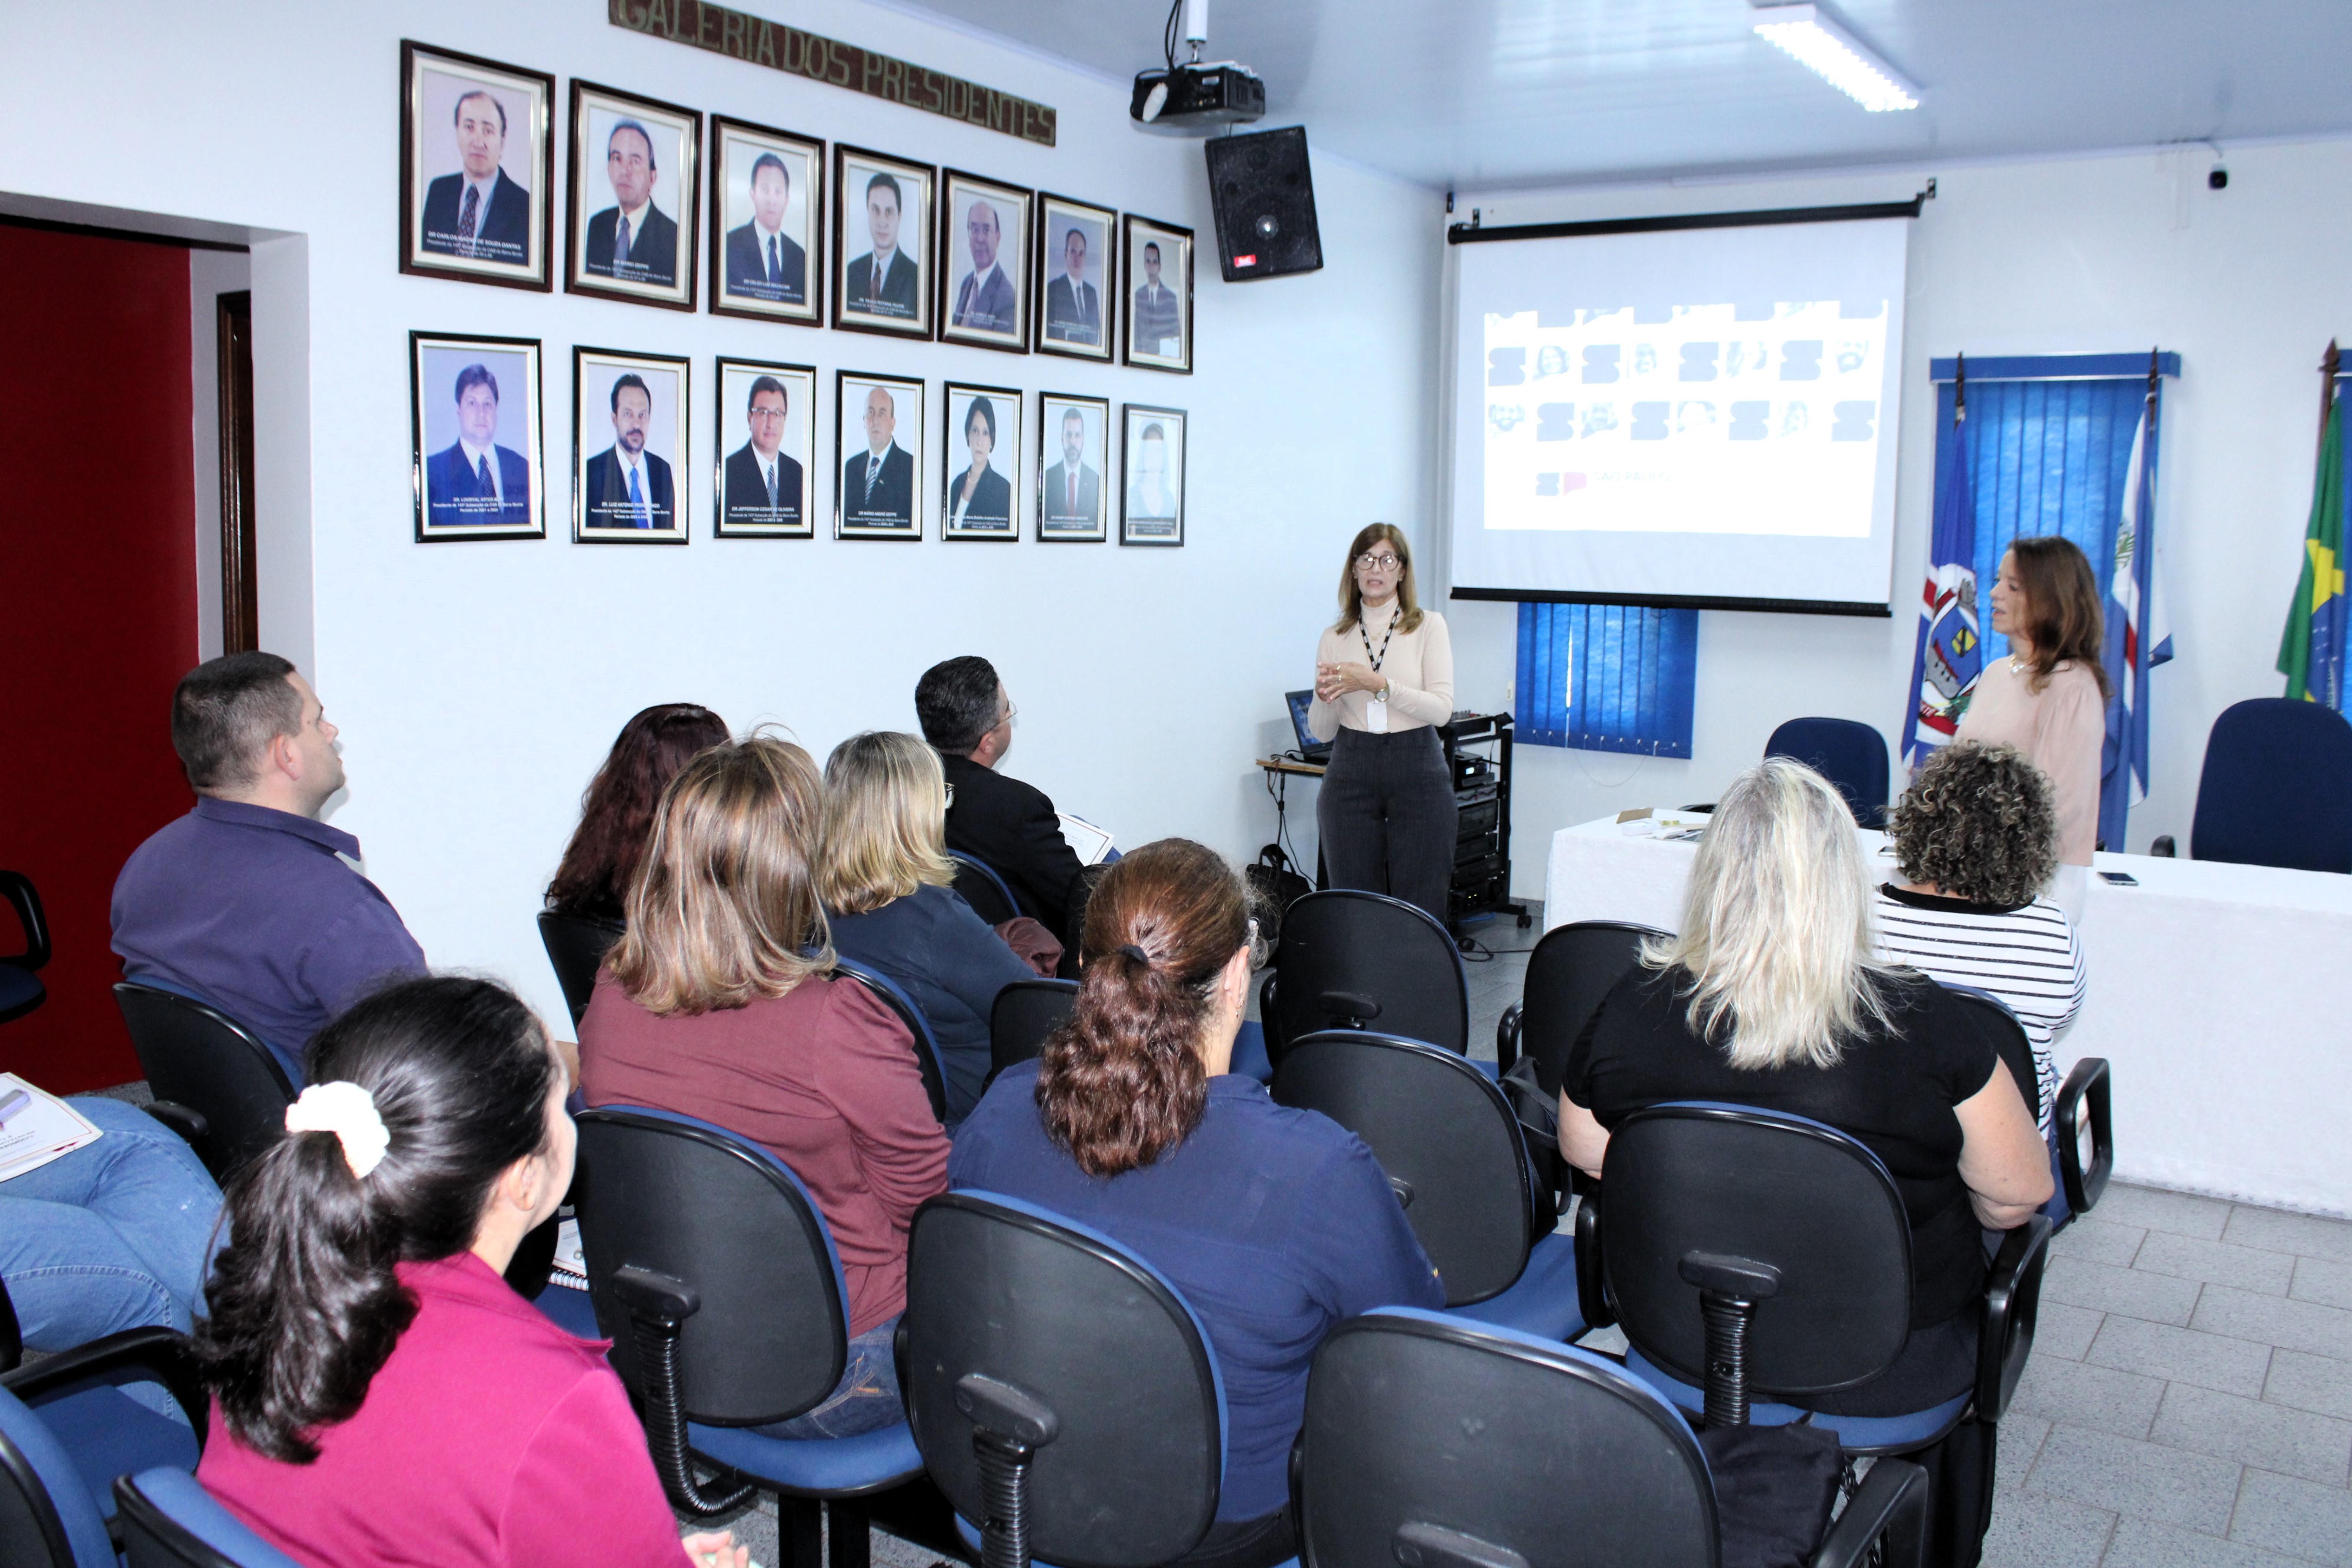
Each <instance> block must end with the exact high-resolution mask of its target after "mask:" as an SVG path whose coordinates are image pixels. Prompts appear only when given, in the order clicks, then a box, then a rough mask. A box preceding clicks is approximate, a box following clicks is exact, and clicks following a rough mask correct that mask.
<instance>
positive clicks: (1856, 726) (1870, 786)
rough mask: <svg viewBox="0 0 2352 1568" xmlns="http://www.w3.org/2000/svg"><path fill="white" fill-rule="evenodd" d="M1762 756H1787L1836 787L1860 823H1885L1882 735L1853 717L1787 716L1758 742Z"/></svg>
mask: <svg viewBox="0 0 2352 1568" xmlns="http://www.w3.org/2000/svg"><path fill="white" fill-rule="evenodd" d="M1764 754H1765V755H1766V756H1767V757H1791V758H1794V759H1795V760H1796V761H1798V762H1801V763H1804V764H1805V766H1807V767H1809V768H1811V769H1812V770H1813V771H1814V772H1815V773H1819V774H1821V775H1822V777H1823V778H1825V779H1827V780H1829V781H1830V783H1832V784H1835V785H1837V792H1838V794H1840V795H1843V796H1845V803H1846V805H1849V806H1851V807H1853V816H1854V820H1855V821H1856V822H1859V823H1860V824H1862V826H1864V827H1883V826H1885V825H1886V779H1887V763H1886V737H1885V736H1884V735H1882V734H1880V733H1879V732H1878V731H1877V730H1876V728H1875V727H1874V726H1872V725H1869V724H1864V723H1862V722H1860V721H1857V720H1853V719H1791V720H1790V721H1788V722H1787V723H1785V724H1783V725H1781V726H1780V728H1779V729H1777V730H1775V731H1772V738H1771V739H1770V740H1769V741H1767V742H1764Z"/></svg>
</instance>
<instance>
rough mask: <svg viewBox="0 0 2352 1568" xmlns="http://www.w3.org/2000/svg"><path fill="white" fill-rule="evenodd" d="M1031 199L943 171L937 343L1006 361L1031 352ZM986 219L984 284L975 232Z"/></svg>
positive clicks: (1023, 189) (1022, 189)
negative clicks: (989, 250) (988, 247)
mask: <svg viewBox="0 0 2352 1568" xmlns="http://www.w3.org/2000/svg"><path fill="white" fill-rule="evenodd" d="M1033 206H1034V196H1033V194H1032V193H1031V192H1030V190H1029V188H1028V187H1027V186H1025V185H1008V184H1003V183H1001V182H999V181H996V180H989V179H983V178H982V177H981V176H980V175H978V174H965V173H964V172H963V171H962V170H961V169H942V170H940V210H939V218H938V221H937V222H936V224H935V225H934V226H935V227H936V228H937V229H938V231H939V241H940V254H939V263H938V267H937V271H938V275H939V291H940V293H939V317H940V342H946V343H968V344H970V345H971V346H972V347H974V348H982V349H997V350H1000V351H1002V352H1003V353H1013V354H1025V353H1028V352H1029V279H1028V276H1027V272H1028V267H1029V248H1030V247H1029V224H1030V218H1031V216H1032V209H1033ZM983 211H984V212H985V213H986V214H987V216H989V218H990V219H991V220H992V223H991V224H990V225H989V226H991V227H992V228H993V229H994V230H995V238H996V245H995V250H994V252H993V254H992V256H991V258H990V262H989V269H988V273H987V275H986V276H985V277H982V276H979V275H978V263H977V252H976V251H975V249H974V247H976V246H979V245H981V244H982V243H983V240H982V233H983V232H984V231H983V230H982V229H980V228H978V227H977V225H978V222H979V218H980V215H981V214H982V212H983Z"/></svg>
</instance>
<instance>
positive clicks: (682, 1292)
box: [575, 1106, 923, 1568]
mask: <svg viewBox="0 0 2352 1568" xmlns="http://www.w3.org/2000/svg"><path fill="white" fill-rule="evenodd" d="M579 1120H580V1176H579V1184H578V1186H577V1187H576V1188H575V1191H576V1193H577V1194H578V1204H577V1207H578V1213H579V1218H580V1240H581V1248H582V1251H583V1253H584V1254H585V1260H586V1264H587V1269H588V1293H589V1297H590V1299H591V1300H593V1303H594V1305H595V1309H596V1320H597V1322H598V1323H599V1324H600V1325H601V1326H602V1327H603V1329H604V1333H605V1335H606V1336H607V1337H609V1338H610V1339H611V1340H612V1341H613V1352H612V1360H613V1366H614V1370H615V1371H616V1372H618V1373H620V1374H621V1381H622V1382H623V1383H624V1384H626V1385H627V1387H628V1390H629V1393H630V1395H631V1396H632V1398H633V1399H634V1400H635V1402H636V1405H637V1407H638V1410H639V1412H640V1414H641V1415H643V1417H644V1419H645V1424H646V1439H647V1442H648V1444H649V1445H650V1447H651V1448H652V1451H653V1458H654V1469H655V1471H656V1473H657V1474H658V1475H659V1476H660V1477H661V1479H662V1485H663V1488H664V1489H666V1490H667V1493H668V1494H669V1500H670V1503H671V1505H672V1506H673V1507H675V1508H676V1509H677V1510H678V1511H679V1512H681V1513H685V1514H688V1515H691V1516H693V1517H696V1518H701V1519H709V1518H715V1517H717V1516H719V1515H720V1514H725V1513H730V1512H732V1511H734V1510H737V1509H739V1508H740V1507H741V1506H742V1505H743V1504H744V1503H745V1502H746V1501H747V1500H750V1498H751V1495H752V1493H753V1492H754V1491H755V1490H757V1489H761V1488H766V1489H772V1490H773V1491H775V1492H776V1493H777V1494H778V1496H779V1498H780V1499H781V1500H782V1519H781V1532H782V1538H783V1540H784V1541H785V1542H787V1545H786V1548H785V1550H786V1552H788V1554H789V1556H790V1558H791V1562H792V1568H816V1543H817V1540H818V1536H819V1531H820V1528H821V1525H822V1522H823V1516H824V1513H825V1512H826V1511H827V1510H830V1512H831V1514H832V1521H833V1531H834V1539H835V1542H852V1541H855V1542H863V1541H864V1540H865V1539H866V1529H867V1515H866V1510H865V1509H864V1508H863V1507H862V1506H861V1505H860V1504H859V1502H858V1501H857V1500H860V1499H863V1498H866V1497H868V1496H871V1495H872V1494H874V1493H876V1492H880V1491H885V1490H887V1489H891V1488H893V1487H897V1486H899V1485H901V1484H903V1483H905V1482H907V1481H908V1480H911V1479H914V1478H915V1477H917V1476H919V1475H920V1474H921V1473H922V1468H923V1461H922V1458H921V1456H920V1455H919V1454H918V1453H917V1452H916V1451H915V1441H914V1437H913V1436H912V1435H911V1434H910V1433H909V1432H908V1429H907V1425H906V1423H904V1422H903V1421H902V1422H898V1423H895V1424H893V1425H891V1426H885V1427H882V1428H881V1429H880V1430H878V1431H875V1432H869V1433H866V1434H864V1435H862V1436H855V1437H838V1438H809V1439H791V1438H782V1437H772V1436H766V1435H764V1434H762V1433H761V1432H759V1431H757V1430H754V1428H757V1427H761V1426H772V1425H774V1424H775V1423H777V1422H780V1421H789V1420H791V1419H792V1418H793V1416H796V1415H804V1414H805V1413H807V1412H808V1411H810V1410H814V1408H816V1406H817V1405H821V1404H823V1403H824V1400H825V1398H826V1397H827V1396H828V1395H830V1394H832V1393H833V1390H834V1388H835V1385H836V1384H839V1383H840V1381H841V1375H842V1373H843V1371H844V1369H845V1367H846V1366H847V1365H848V1356H849V1331H848V1321H849V1306H848V1291H847V1289H846V1287H845V1285H844V1284H843V1282H842V1277H841V1258H840V1255H839V1254H838V1253H837V1252H835V1249H834V1245H833V1236H832V1233H831V1232H830V1231H828V1230H827V1229H826V1228H825V1223H824V1215H823V1214H821V1213H820V1212H819V1211H818V1209H817V1206H816V1203H815V1201H814V1199H812V1198H811V1197H810V1196H809V1194H808V1189H807V1188H806V1187H804V1186H803V1185H802V1184H801V1181H800V1178H799V1177H798V1176H795V1175H794V1174H793V1173H792V1172H791V1170H789V1169H788V1168H786V1167H785V1166H784V1164H783V1163H782V1162H780V1161H779V1160H777V1159H776V1158H775V1157H774V1156H773V1155H772V1154H770V1153H769V1152H767V1151H766V1150H764V1149H762V1148H761V1147H760V1146H759V1145H757V1144H755V1143H752V1142H749V1141H748V1140H746V1139H743V1138H740V1137H738V1136H736V1135H735V1134H734V1133H732V1132H730V1131H727V1130H726V1129H724V1128H720V1127H714V1126H712V1125H711V1124H710V1123H709V1122H707V1121H696V1120H695V1119H694V1118H692V1117H689V1116H679V1115H677V1114H675V1113H672V1112H669V1111H663V1110H639V1109H634V1108H629V1107H624V1106H604V1107H602V1108H600V1109H597V1110H590V1111H586V1112H583V1114H582V1115H581V1117H580V1119H579ZM697 1465H701V1466H704V1467H706V1468H709V1469H710V1470H712V1471H713V1472H715V1473H716V1477H717V1479H716V1480H715V1481H710V1482H706V1481H702V1480H700V1479H698V1478H697V1477H696V1475H695V1466H697Z"/></svg>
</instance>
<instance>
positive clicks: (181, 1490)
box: [114, 1469, 299, 1568]
mask: <svg viewBox="0 0 2352 1568" xmlns="http://www.w3.org/2000/svg"><path fill="white" fill-rule="evenodd" d="M114 1495H115V1499H116V1501H117V1505H118V1506H117V1510H116V1511H117V1513H118V1515H119V1516H120V1517H121V1521H122V1542H123V1545H124V1546H125V1548H127V1551H126V1553H125V1555H126V1556H127V1557H128V1559H129V1568H299V1564H298V1563H296V1562H295V1561H294V1559H292V1558H291V1557H289V1556H287V1555H286V1554H285V1553H284V1552H280V1551H278V1548H276V1547H275V1546H272V1545H270V1544H269V1542H267V1541H264V1540H262V1539H261V1537H260V1536H258V1535H257V1534H255V1533H254V1532H253V1530H252V1529H251V1527H250V1526H248V1525H247V1523H246V1522H245V1521H243V1520H241V1519H239V1518H237V1517H236V1515H235V1514H233V1513H231V1512H229V1510H226V1508H223V1507H222V1506H221V1505H220V1503H219V1502H218V1501H216V1500H215V1499H214V1497H213V1495H212V1494H211V1493H210V1492H208V1491H206V1490H205V1489H204V1485H203V1483H201V1482H200V1481H198V1480H197V1479H196V1478H195V1477H194V1476H192V1475H189V1474H188V1473H187V1472H186V1471H184V1470H173V1469H153V1470H144V1471H142V1472H141V1473H139V1474H138V1475H135V1476H121V1477H118V1478H117V1479H116V1480H115V1483H114Z"/></svg>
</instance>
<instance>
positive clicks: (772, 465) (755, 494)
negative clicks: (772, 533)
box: [720, 375, 801, 528]
mask: <svg viewBox="0 0 2352 1568" xmlns="http://www.w3.org/2000/svg"><path fill="white" fill-rule="evenodd" d="M789 404H790V399H788V398H787V397H786V396H785V395H784V384H783V383H782V382H781V381H778V380H777V379H776V378H775V377H774V376H772V375H763V376H761V377H760V379H759V380H757V381H755V382H753V383H752V384H751V398H750V399H749V406H748V407H747V408H746V409H745V410H744V415H743V417H744V419H745V420H746V421H747V422H749V424H750V425H751V440H749V441H747V442H745V443H744V444H743V446H742V447H741V449H740V450H739V451H737V452H736V453H735V454H734V455H733V456H732V457H730V458H728V459H727V494H726V499H725V500H723V501H722V502H721V503H720V504H721V505H722V506H723V507H724V508H725V509H726V517H727V521H729V522H730V523H731V524H734V525H736V526H739V527H740V526H742V525H745V524H750V525H753V526H759V527H768V528H773V527H777V526H780V525H781V526H785V527H796V526H798V524H799V522H800V521H801V466H800V464H798V463H797V462H794V461H793V459H792V458H787V457H785V456H784V453H783V444H784V414H785V410H786V408H787V407H788V405H789Z"/></svg>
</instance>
